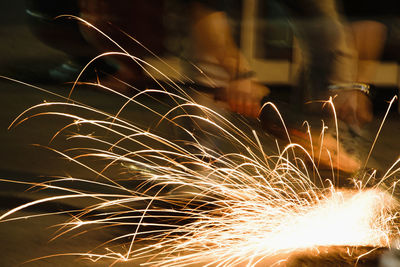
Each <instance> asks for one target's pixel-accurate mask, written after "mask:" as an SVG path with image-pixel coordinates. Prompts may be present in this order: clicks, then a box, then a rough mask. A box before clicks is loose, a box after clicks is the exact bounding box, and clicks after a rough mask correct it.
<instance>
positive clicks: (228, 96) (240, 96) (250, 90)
mask: <svg viewBox="0 0 400 267" xmlns="http://www.w3.org/2000/svg"><path fill="white" fill-rule="evenodd" d="M269 93H270V90H269V88H268V87H266V86H264V85H262V84H260V83H257V82H255V81H252V80H251V79H238V80H233V81H231V82H230V83H229V84H228V86H227V87H226V88H225V96H224V98H225V100H226V101H227V103H228V104H229V108H230V109H231V110H232V111H234V112H237V113H240V114H243V115H246V116H250V117H257V116H258V113H259V112H260V108H261V100H262V99H263V97H265V96H266V95H268V94H269Z"/></svg>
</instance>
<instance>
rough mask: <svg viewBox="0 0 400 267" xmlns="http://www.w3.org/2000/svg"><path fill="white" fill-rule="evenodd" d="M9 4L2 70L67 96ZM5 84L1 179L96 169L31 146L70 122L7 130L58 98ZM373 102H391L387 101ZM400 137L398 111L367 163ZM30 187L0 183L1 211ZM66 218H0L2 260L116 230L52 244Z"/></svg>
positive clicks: (398, 146)
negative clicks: (49, 73) (26, 114)
mask: <svg viewBox="0 0 400 267" xmlns="http://www.w3.org/2000/svg"><path fill="white" fill-rule="evenodd" d="M7 8H8V10H9V12H10V13H12V12H14V13H13V14H15V17H12V16H8V17H6V18H4V17H3V20H2V21H1V24H0V75H4V76H7V77H11V78H16V79H18V80H20V81H23V82H28V83H32V84H33V85H35V86H39V87H41V88H46V89H48V90H50V91H52V92H56V93H59V94H62V95H67V94H68V92H69V91H68V88H70V85H65V84H61V83H57V82H49V80H48V79H47V78H46V77H47V76H46V75H47V71H48V70H49V69H50V68H52V67H54V66H57V65H58V64H60V63H61V62H63V61H64V60H65V59H66V55H64V54H63V53H61V52H59V51H57V50H54V49H51V48H49V47H47V46H45V45H44V44H42V43H41V42H40V41H38V40H37V39H36V38H35V37H34V36H33V35H32V34H31V32H30V31H29V30H28V28H27V27H26V24H25V23H24V21H23V19H22V18H23V11H22V10H21V5H19V4H16V6H14V7H13V8H14V9H11V7H7ZM7 8H6V9H5V10H7ZM4 12H5V11H4ZM0 90H1V91H0V92H1V97H0V108H1V113H0V144H1V150H0V158H1V160H0V179H9V180H23V181H39V180H43V179H46V177H48V176H51V175H71V176H74V177H89V176H90V175H92V174H90V173H87V171H85V170H83V169H82V168H77V167H76V165H73V164H71V163H69V162H67V161H66V160H65V159H63V158H61V157H60V156H58V155H57V154H55V153H54V152H51V151H49V150H47V149H44V148H40V147H37V146H32V145H31V144H40V145H44V146H46V145H47V144H48V142H49V140H50V138H51V136H52V134H53V133H54V131H55V130H56V129H59V128H61V127H62V126H63V125H65V123H66V120H64V119H49V118H42V119H32V120H30V121H28V122H26V123H24V124H23V125H21V126H18V127H16V128H12V129H11V130H8V129H7V128H8V126H9V125H10V123H11V122H12V121H13V120H14V118H16V117H17V116H18V115H19V114H20V113H21V112H23V111H24V110H25V109H27V108H29V107H31V106H32V105H35V104H38V103H41V102H43V101H44V100H46V101H52V100H59V99H57V97H54V96H51V95H49V94H48V93H46V92H42V91H40V90H38V89H35V88H32V87H29V86H26V85H22V84H20V83H18V82H13V81H9V80H7V79H0ZM74 96H75V98H76V99H79V100H80V101H82V102H84V103H88V104H90V105H92V106H96V107H97V108H99V109H101V110H106V111H109V112H110V113H115V112H116V111H117V110H118V109H119V106H120V104H116V103H121V99H120V98H118V97H116V96H112V95H109V94H105V93H104V92H101V91H96V90H80V91H78V92H76V94H74ZM374 104H376V105H382V106H384V105H385V104H383V103H381V102H379V103H374ZM393 110H394V109H393ZM123 115H124V117H126V118H129V119H130V120H133V121H136V122H138V123H140V124H145V123H146V122H148V118H146V117H145V116H143V113H141V111H140V110H135V109H129V110H128V111H127V112H126V113H124V114H123ZM375 117H376V119H375V120H374V122H373V123H371V124H370V125H369V126H368V127H367V129H366V134H365V140H366V141H365V143H364V144H365V145H363V146H362V147H360V154H361V155H362V156H363V157H364V158H365V156H366V154H367V153H368V148H369V146H370V144H371V140H373V138H374V136H375V134H376V131H377V129H378V127H379V124H380V121H381V118H382V117H383V113H382V112H378V113H377V114H376V116H375ZM255 127H256V126H255ZM399 140H400V121H399V116H398V114H397V113H396V112H395V111H392V112H391V113H390V116H389V118H388V120H387V121H386V123H385V125H384V127H383V129H382V132H381V134H380V137H379V139H378V142H377V144H376V147H375V149H374V152H373V153H372V157H371V159H370V161H369V164H368V166H371V167H374V168H377V169H379V170H381V171H384V170H386V169H387V168H389V167H390V166H391V164H392V163H393V162H394V161H395V160H396V159H397V158H398V156H399V152H400V142H399ZM56 146H57V147H56V148H57V149H63V148H66V147H68V144H66V143H62V142H61V143H57V144H56ZM265 146H266V147H268V150H269V151H272V150H274V149H275V148H272V146H274V142H273V140H272V139H271V138H270V139H269V140H267V141H266V143H265ZM27 188H28V186H26V185H16V184H12V183H8V182H0V199H1V203H0V214H3V213H4V212H5V211H6V210H8V209H10V208H13V207H15V206H17V205H18V204H22V203H24V201H29V200H33V199H37V198H38V197H43V196H46V194H47V193H46V192H34V191H33V192H26V191H25V190H26V189H27ZM70 204H71V203H70ZM72 205H80V203H76V202H75V203H72ZM37 212H38V211H37V210H31V211H27V212H24V213H21V214H20V215H21V216H29V215H32V214H35V213H37ZM67 219H68V216H62V215H58V216H52V217H45V218H35V219H29V220H20V221H14V222H6V223H1V224H0V236H1V238H0V251H1V257H0V266H17V265H20V264H21V263H22V262H24V261H26V260H30V259H32V258H35V257H40V256H45V255H49V254H53V253H61V252H68V251H71V250H73V249H76V246H77V245H76V244H79V245H78V246H79V250H80V251H87V250H90V248H92V247H93V244H96V242H97V241H99V240H106V239H107V238H109V237H110V235H111V234H112V233H107V232H106V231H104V232H101V233H100V232H96V233H91V234H89V236H86V237H85V238H83V239H82V238H81V239H59V240H57V241H55V242H50V243H49V242H48V240H49V239H50V237H51V236H52V234H53V233H54V231H55V229H54V228H49V227H50V226H52V225H55V224H57V223H60V222H63V221H66V220H67ZM108 264H109V262H107V261H100V262H97V263H91V262H88V261H77V260H76V259H75V258H74V257H67V258H65V257H56V258H51V259H45V260H40V261H35V262H31V263H29V264H27V266H105V265H108ZM131 264H133V265H131V266H135V263H131Z"/></svg>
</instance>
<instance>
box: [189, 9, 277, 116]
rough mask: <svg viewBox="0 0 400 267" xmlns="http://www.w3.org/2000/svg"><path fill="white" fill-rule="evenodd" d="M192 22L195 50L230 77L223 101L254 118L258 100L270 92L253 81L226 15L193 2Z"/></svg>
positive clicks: (258, 103)
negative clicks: (208, 58)
mask: <svg viewBox="0 0 400 267" xmlns="http://www.w3.org/2000/svg"><path fill="white" fill-rule="evenodd" d="M193 21H194V23H193V26H192V34H193V41H194V45H195V51H196V52H197V53H200V54H208V55H212V56H214V57H215V58H216V59H217V61H218V64H219V65H220V66H221V67H222V68H223V69H224V70H225V71H226V72H227V73H228V75H229V78H230V81H229V84H228V86H227V87H226V88H225V98H226V99H225V100H226V101H227V102H228V104H229V106H230V108H231V109H232V110H233V111H235V112H238V113H241V114H244V115H248V116H252V117H256V116H257V115H258V113H259V110H260V105H261V104H260V102H261V99H262V98H263V97H264V96H265V95H267V94H268V93H269V89H268V88H267V87H265V86H263V85H262V84H259V83H257V82H255V81H254V80H253V78H254V77H253V75H252V74H253V72H252V70H251V68H250V65H249V63H248V61H247V60H246V59H245V57H244V56H243V54H242V53H241V51H240V50H239V49H238V47H237V46H236V44H235V41H234V39H233V36H232V32H231V28H230V25H229V22H228V18H227V16H226V14H225V13H224V12H222V11H216V10H213V9H210V8H208V7H205V6H203V5H202V4H200V3H194V5H193Z"/></svg>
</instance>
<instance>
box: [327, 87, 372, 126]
mask: <svg viewBox="0 0 400 267" xmlns="http://www.w3.org/2000/svg"><path fill="white" fill-rule="evenodd" d="M335 94H337V96H336V97H335V98H334V100H333V103H334V104H335V109H336V114H337V117H338V118H339V119H340V120H342V121H344V122H346V123H347V124H349V125H350V126H353V127H361V126H363V125H364V124H365V123H368V122H371V121H372V119H373V113H372V103H371V100H370V99H369V98H368V96H367V95H366V94H364V93H363V92H360V91H357V90H343V91H340V90H337V91H335Z"/></svg>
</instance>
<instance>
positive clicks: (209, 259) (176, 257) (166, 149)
mask: <svg viewBox="0 0 400 267" xmlns="http://www.w3.org/2000/svg"><path fill="white" fill-rule="evenodd" d="M121 49H122V48H121ZM110 53H111V52H110ZM116 53H121V54H123V53H122V52H116ZM126 56H127V57H130V58H132V59H133V60H135V61H137V60H140V59H137V58H133V57H132V56H130V55H127V54H126ZM140 63H141V65H146V64H147V63H146V62H145V61H143V60H140ZM78 84H79V83H78V82H77V83H75V84H74V87H75V86H77V85H78ZM173 86H174V88H175V87H176V86H177V85H173ZM175 89H176V90H175V91H166V90H164V89H160V90H157V89H148V90H144V91H143V92H140V93H138V94H137V95H135V96H133V97H132V98H128V97H126V96H123V95H120V96H121V97H123V98H124V100H125V103H124V105H123V107H124V108H127V106H128V104H129V105H135V106H136V107H137V108H141V110H145V111H146V112H148V113H149V114H152V116H155V117H156V118H158V124H157V125H156V127H151V126H150V125H147V126H144V127H141V126H140V125H138V124H137V123H133V122H131V121H129V120H125V119H123V118H121V117H120V116H116V115H115V114H108V113H107V112H105V111H101V110H98V109H96V108H93V107H90V106H87V105H84V104H80V103H78V102H54V103H42V104H39V105H37V106H35V107H32V108H30V109H28V110H26V111H25V112H24V113H22V114H21V115H20V116H19V117H18V118H17V119H16V120H15V121H14V122H13V126H15V125H19V124H21V123H22V122H24V121H25V120H27V119H33V118H35V117H38V116H62V117H64V118H67V119H69V120H70V123H69V124H67V125H65V127H63V128H62V129H60V130H59V131H58V132H56V133H55V134H54V136H53V138H52V142H55V141H56V140H57V139H59V138H61V137H62V136H64V135H65V134H66V133H70V132H77V133H76V134H73V135H69V136H67V139H68V140H70V141H71V140H72V141H73V140H82V141H85V144H86V145H85V147H73V148H70V149H68V150H65V151H57V150H56V149H52V150H53V151H54V152H56V153H58V154H59V155H62V156H63V157H65V158H66V159H68V160H70V161H72V162H74V163H76V164H77V165H79V166H84V167H85V168H86V169H87V170H89V171H91V172H93V173H94V174H96V176H97V177H98V179H97V180H90V179H83V178H71V177H65V178H64V177H58V178H54V179H50V180H49V181H48V182H44V183H37V184H32V183H27V184H28V185H30V186H35V187H40V188H43V189H46V190H52V191H53V192H58V193H59V195H56V196H52V197H48V198H44V199H40V200H36V201H33V202H31V203H26V204H24V205H22V206H19V207H16V208H14V209H12V210H10V211H8V212H6V213H5V214H3V215H2V216H0V221H2V222H5V221H10V220H17V219H21V218H26V216H25V217H19V215H18V212H19V211H21V210H23V209H25V208H28V207H30V206H33V205H37V204H40V203H45V202H50V201H59V200H68V199H86V200H90V201H87V202H81V203H88V205H87V206H86V207H84V208H77V209H76V210H74V211H68V214H71V215H72V216H71V219H70V220H69V221H67V222H65V223H64V224H63V225H61V226H60V228H59V230H58V231H57V233H56V237H55V238H60V237H62V236H63V235H66V234H68V233H70V232H76V233H79V231H80V229H85V231H86V230H87V229H88V227H92V229H98V228H112V227H113V228H117V229H127V228H126V227H129V232H125V233H123V234H121V235H119V236H115V237H114V238H113V239H111V240H109V241H108V242H106V243H104V244H99V246H98V247H97V248H94V249H93V251H90V252H82V251H78V252H74V253H72V252H66V253H65V254H62V255H65V256H71V255H73V256H83V257H85V258H87V259H89V260H92V261H98V260H112V261H113V262H114V263H115V262H125V261H134V260H142V261H143V265H149V266H189V265H194V264H201V265H203V266H211V265H213V266H238V265H241V264H243V266H256V265H257V264H262V263H263V262H264V263H265V261H270V260H272V263H277V264H278V263H279V262H284V260H285V259H286V258H287V255H288V254H289V253H291V252H296V251H302V250H312V249H314V250H317V249H318V248H319V247H324V246H348V247H357V246H367V247H368V246H370V247H375V248H379V247H389V246H390V245H391V242H392V240H393V238H396V237H397V236H398V214H397V212H396V208H397V201H396V200H395V199H394V197H393V196H392V194H391V193H388V192H389V190H390V191H391V192H393V191H395V187H396V184H393V185H392V187H389V188H388V189H384V188H383V184H380V183H379V184H378V185H377V186H375V187H370V188H369V189H366V188H365V185H364V183H363V180H354V184H355V185H356V186H355V188H353V189H346V190H344V189H340V190H339V189H337V188H335V186H334V184H333V183H330V185H328V186H323V185H321V183H322V184H326V181H325V180H324V179H323V177H321V175H320V174H319V173H318V170H317V169H316V168H314V171H315V175H310V174H309V172H308V170H307V167H306V165H307V164H306V163H305V162H304V160H302V159H301V158H300V156H295V157H293V154H292V151H299V152H301V154H306V155H305V156H304V157H305V158H308V159H311V160H312V159H313V157H317V155H318V153H315V154H313V155H309V154H307V153H305V152H306V150H305V149H304V148H302V147H301V146H300V145H298V144H295V143H291V144H289V145H288V146H287V147H285V148H284V149H283V150H282V152H280V153H278V155H268V153H267V152H266V151H265V148H263V147H262V143H263V142H262V139H261V136H260V135H259V134H257V132H256V131H255V130H252V131H250V133H247V132H246V131H244V130H242V128H243V127H240V126H239V125H235V124H234V123H233V122H231V121H230V120H229V119H227V118H225V117H224V116H222V115H220V114H219V113H218V112H215V111H213V110H212V109H210V108H207V107H204V106H202V105H200V104H197V103H196V102H195V101H194V100H193V99H192V98H191V97H189V95H188V94H187V93H185V92H184V90H182V89H181V88H175ZM110 90H111V89H110ZM71 93H72V91H71ZM160 96H166V97H167V98H168V99H171V100H172V102H173V105H172V106H171V107H170V108H169V109H168V110H166V111H163V112H161V111H157V110H154V108H151V107H150V106H147V105H145V104H144V102H143V100H139V99H142V98H143V97H148V98H149V99H156V98H157V97H158V98H159V97H160ZM65 109H68V110H71V112H70V113H68V112H65V113H64V112H60V110H65ZM83 114H86V115H83ZM117 114H121V111H119V112H118V113H117ZM188 121H189V122H191V125H192V126H193V127H194V126H196V127H200V126H201V127H200V128H199V129H196V130H197V132H196V130H193V129H192V126H191V127H187V126H186V125H187V122H188ZM163 125H164V126H165V125H167V128H168V129H174V131H176V132H177V133H179V134H180V135H181V136H184V137H182V138H181V137H179V138H178V137H175V138H171V132H168V133H166V134H162V133H159V132H162V131H159V130H158V129H157V127H162V126H163ZM78 126H79V129H78V130H77V128H78ZM85 129H87V131H86V130H85ZM87 132H90V134H87ZM179 134H178V135H179ZM212 138H214V139H216V140H217V141H221V140H222V141H224V142H226V143H229V144H230V146H231V148H232V149H231V150H230V151H228V152H224V151H223V149H222V148H221V149H220V148H216V146H215V142H216V141H215V140H214V141H215V142H209V141H210V140H211V139H212ZM289 138H290V137H289ZM310 138H311V135H310ZM312 141H314V142H315V140H312ZM319 154H321V152H319ZM93 159H101V160H102V161H98V160H93ZM99 162H100V163H101V164H100V166H99ZM316 162H318V158H316ZM338 164H339V163H338ZM396 164H397V162H396ZM314 167H316V166H315V164H314ZM394 167H395V166H393V168H394ZM393 168H391V169H390V170H392V169H393ZM121 172H122V173H125V174H129V175H130V177H129V179H126V178H124V179H119V178H117V176H118V175H117V174H118V173H121ZM392 174H393V173H391V175H392ZM388 175H389V171H388ZM368 178H369V177H367V179H366V180H367V181H368ZM385 178H387V177H385ZM69 181H74V183H75V184H81V185H82V188H85V186H86V185H91V186H96V188H98V190H97V191H95V192H88V191H87V190H83V189H77V187H76V186H74V187H71V188H69V187H67V186H65V183H66V182H69ZM132 184H133V185H134V186H132ZM381 185H382V186H381ZM42 215H43V216H49V215H51V214H49V213H46V214H42ZM34 216H38V215H34ZM280 255H281V256H280ZM50 256H52V255H49V257H50ZM55 256H60V255H55ZM358 256H359V255H358Z"/></svg>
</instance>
